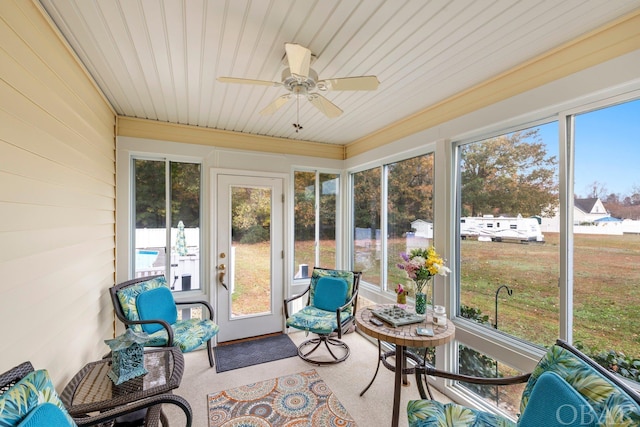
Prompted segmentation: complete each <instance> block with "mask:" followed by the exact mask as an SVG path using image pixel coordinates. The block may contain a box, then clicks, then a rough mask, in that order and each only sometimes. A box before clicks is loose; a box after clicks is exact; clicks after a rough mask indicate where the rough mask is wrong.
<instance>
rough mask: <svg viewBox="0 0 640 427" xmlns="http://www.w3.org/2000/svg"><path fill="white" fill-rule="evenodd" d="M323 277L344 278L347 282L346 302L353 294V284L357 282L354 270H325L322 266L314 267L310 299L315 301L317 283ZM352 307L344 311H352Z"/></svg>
mask: <svg viewBox="0 0 640 427" xmlns="http://www.w3.org/2000/svg"><path fill="white" fill-rule="evenodd" d="M323 277H335V278H340V279H344V280H345V281H346V283H347V295H346V297H345V302H346V301H347V300H349V299H350V298H351V296H352V295H353V286H354V282H355V276H354V274H353V272H352V271H349V270H325V269H322V268H314V269H313V272H312V273H311V290H310V292H309V298H310V301H315V292H316V285H317V283H318V281H319V280H320V279H321V278H323ZM351 311H352V307H347V308H346V309H345V310H344V312H345V313H351Z"/></svg>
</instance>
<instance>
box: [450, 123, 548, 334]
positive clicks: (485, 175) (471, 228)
mask: <svg viewBox="0 0 640 427" xmlns="http://www.w3.org/2000/svg"><path fill="white" fill-rule="evenodd" d="M557 153H558V125H557V123H556V122H553V123H549V124H546V125H541V126H537V127H534V128H529V129H525V130H522V131H518V132H513V133H509V134H505V135H501V136H497V137H494V138H489V139H486V140H482V141H478V142H473V143H470V144H467V145H464V146H462V147H461V151H460V166H459V168H460V169H459V170H460V172H459V173H460V182H461V188H460V191H461V193H460V199H459V203H460V218H459V219H458V220H459V222H460V238H461V241H460V261H459V262H460V264H459V269H460V270H459V273H460V274H459V277H460V304H461V306H460V308H459V310H460V311H459V314H460V315H461V316H463V317H469V316H468V315H469V313H472V314H473V316H472V317H473V319H472V320H476V319H483V322H482V324H483V325H485V326H487V327H493V328H495V329H498V330H500V331H502V332H504V333H507V334H510V335H512V336H515V337H517V338H521V339H523V340H526V341H529V342H533V343H535V344H539V345H542V346H549V345H551V344H553V343H554V342H555V340H556V338H557V337H558V332H559V291H558V289H559V288H558V279H559V244H558V242H559V224H560V221H559V219H558V205H559V196H558V160H557ZM485 316H486V317H485ZM484 319H486V321H485V320H484ZM531 325H535V327H531Z"/></svg>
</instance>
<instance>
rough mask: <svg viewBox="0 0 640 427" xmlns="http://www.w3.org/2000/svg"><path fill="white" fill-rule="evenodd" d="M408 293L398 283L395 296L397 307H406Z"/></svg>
mask: <svg viewBox="0 0 640 427" xmlns="http://www.w3.org/2000/svg"><path fill="white" fill-rule="evenodd" d="M408 293H409V292H408V291H407V290H405V289H404V287H403V286H402V284H401V283H398V285H397V286H396V295H397V297H396V302H397V303H398V306H400V307H401V308H404V306H406V304H407V294H408Z"/></svg>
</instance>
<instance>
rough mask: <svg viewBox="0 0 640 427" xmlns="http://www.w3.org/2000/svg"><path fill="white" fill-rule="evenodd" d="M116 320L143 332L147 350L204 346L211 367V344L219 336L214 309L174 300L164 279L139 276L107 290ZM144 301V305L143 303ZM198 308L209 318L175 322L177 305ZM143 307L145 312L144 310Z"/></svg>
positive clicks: (195, 302)
mask: <svg viewBox="0 0 640 427" xmlns="http://www.w3.org/2000/svg"><path fill="white" fill-rule="evenodd" d="M109 292H110V294H111V301H112V302H113V308H114V310H115V312H116V317H118V319H120V321H122V322H123V323H124V324H125V326H126V327H127V328H132V329H134V331H136V332H146V333H147V334H149V339H148V340H147V341H146V342H145V343H144V345H145V346H147V347H171V346H174V345H175V346H178V347H180V350H181V351H182V352H183V353H186V352H190V351H192V350H195V349H197V348H199V347H201V346H202V345H203V344H205V345H206V347H207V353H208V356H209V366H213V364H214V362H213V349H212V344H211V341H212V339H213V337H214V336H215V335H216V334H217V333H218V325H217V324H216V323H215V322H214V321H213V316H214V312H213V307H211V304H209V303H208V302H206V301H175V300H174V299H173V296H172V294H171V291H170V290H169V287H168V286H167V283H166V280H165V278H164V276H162V275H160V276H151V277H138V278H135V279H132V280H128V281H126V282H124V283H120V284H118V285H115V286H113V287H111V288H109ZM143 299H144V303H142V301H143ZM180 305H182V306H189V305H200V306H202V307H203V308H206V310H204V311H205V312H208V313H205V314H208V318H205V317H204V316H203V319H186V320H177V306H180ZM143 308H144V309H143Z"/></svg>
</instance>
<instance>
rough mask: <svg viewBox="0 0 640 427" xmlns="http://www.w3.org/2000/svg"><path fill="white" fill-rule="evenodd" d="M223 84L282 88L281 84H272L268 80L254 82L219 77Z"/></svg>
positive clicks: (251, 80)
mask: <svg viewBox="0 0 640 427" xmlns="http://www.w3.org/2000/svg"><path fill="white" fill-rule="evenodd" d="M217 80H218V81H219V82H221V83H240V84H247V85H262V86H282V83H280V82H270V81H268V80H253V79H239V78H237V77H218V79H217Z"/></svg>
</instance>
